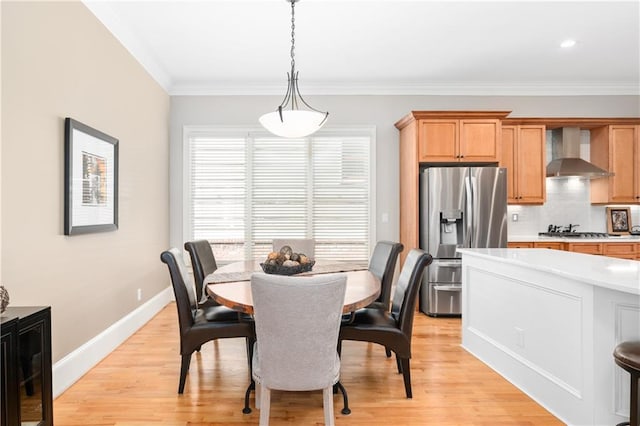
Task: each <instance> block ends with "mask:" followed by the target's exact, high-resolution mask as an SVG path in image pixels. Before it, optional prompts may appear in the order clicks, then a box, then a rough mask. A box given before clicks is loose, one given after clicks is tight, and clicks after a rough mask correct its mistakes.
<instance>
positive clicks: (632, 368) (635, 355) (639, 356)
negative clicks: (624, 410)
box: [613, 341, 640, 426]
mask: <svg viewBox="0 0 640 426" xmlns="http://www.w3.org/2000/svg"><path fill="white" fill-rule="evenodd" d="M613 358H614V359H615V361H616V364H618V365H619V366H620V367H622V368H624V369H625V370H627V371H628V372H629V374H631V404H630V407H629V421H628V422H622V423H618V424H617V425H616V426H623V425H630V426H640V425H639V424H638V397H640V395H638V379H640V341H634V342H622V343H620V344H619V345H618V346H616V348H615V349H614V351H613Z"/></svg>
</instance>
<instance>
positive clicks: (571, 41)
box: [560, 39, 576, 48]
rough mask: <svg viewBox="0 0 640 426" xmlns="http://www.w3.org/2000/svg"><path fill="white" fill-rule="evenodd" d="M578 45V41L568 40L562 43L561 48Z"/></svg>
mask: <svg viewBox="0 0 640 426" xmlns="http://www.w3.org/2000/svg"><path fill="white" fill-rule="evenodd" d="M575 45H576V41H575V40H571V39H567V40H565V41H563V42H562V43H560V47H565V48H566V47H573V46H575Z"/></svg>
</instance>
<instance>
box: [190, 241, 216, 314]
mask: <svg viewBox="0 0 640 426" xmlns="http://www.w3.org/2000/svg"><path fill="white" fill-rule="evenodd" d="M184 248H185V250H187V251H188V252H189V257H190V258H191V269H192V270H193V279H194V281H195V285H196V294H197V295H198V302H199V303H198V304H200V305H203V304H206V305H214V306H215V305H219V303H218V302H216V301H215V300H213V299H211V298H210V297H208V295H207V293H206V291H205V289H204V278H205V277H206V276H207V275H209V274H211V273H213V272H215V270H216V269H218V264H217V263H216V258H215V256H214V255H213V250H211V244H209V241H207V240H195V241H187V242H186V243H184Z"/></svg>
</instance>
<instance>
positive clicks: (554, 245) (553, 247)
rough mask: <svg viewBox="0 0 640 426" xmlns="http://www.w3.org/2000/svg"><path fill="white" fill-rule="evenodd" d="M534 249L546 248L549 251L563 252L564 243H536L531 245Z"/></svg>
mask: <svg viewBox="0 0 640 426" xmlns="http://www.w3.org/2000/svg"><path fill="white" fill-rule="evenodd" d="M533 247H534V248H546V249H551V250H564V243H560V242H556V241H536V242H535V243H533Z"/></svg>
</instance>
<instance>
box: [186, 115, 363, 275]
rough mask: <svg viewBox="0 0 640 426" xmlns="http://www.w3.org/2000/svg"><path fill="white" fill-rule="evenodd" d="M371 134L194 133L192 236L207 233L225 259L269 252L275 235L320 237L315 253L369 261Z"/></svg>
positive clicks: (189, 191)
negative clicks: (285, 135) (287, 137)
mask: <svg viewBox="0 0 640 426" xmlns="http://www.w3.org/2000/svg"><path fill="white" fill-rule="evenodd" d="M187 133H188V132H187ZM371 138H372V136H371V134H370V131H368V130H367V131H360V132H358V131H353V130H351V131H346V130H345V131H329V132H324V133H322V131H321V132H318V133H316V134H315V135H314V136H313V137H307V138H300V139H284V138H280V137H276V136H271V135H268V134H266V133H264V132H252V133H248V132H246V131H244V132H236V134H235V135H233V134H229V132H218V131H216V129H213V128H212V129H211V130H210V131H207V130H206V129H205V130H203V129H198V131H197V132H192V133H191V134H188V136H187V137H185V141H186V143H187V144H188V146H187V147H186V153H187V154H186V156H185V158H186V159H187V161H188V169H189V172H188V173H187V174H186V177H187V179H186V180H187V182H186V183H185V192H186V194H185V198H186V199H187V200H188V202H187V203H186V206H187V207H186V210H185V220H186V222H187V223H186V226H185V231H186V233H185V236H186V238H187V239H207V240H209V242H210V243H211V246H212V249H213V250H214V254H215V256H216V259H217V261H218V263H221V264H224V263H228V262H233V261H240V260H245V259H263V258H265V257H266V255H267V254H268V253H269V252H270V251H271V241H272V240H273V239H274V238H314V239H315V240H316V248H315V257H316V259H327V260H341V261H348V262H356V263H361V264H364V265H366V263H367V262H368V258H369V252H370V236H371V220H370V217H371V194H372V192H373V190H374V188H372V187H371V182H370V179H369V177H370V176H371V170H370V163H371V161H370V151H371V145H372V144H371Z"/></svg>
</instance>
